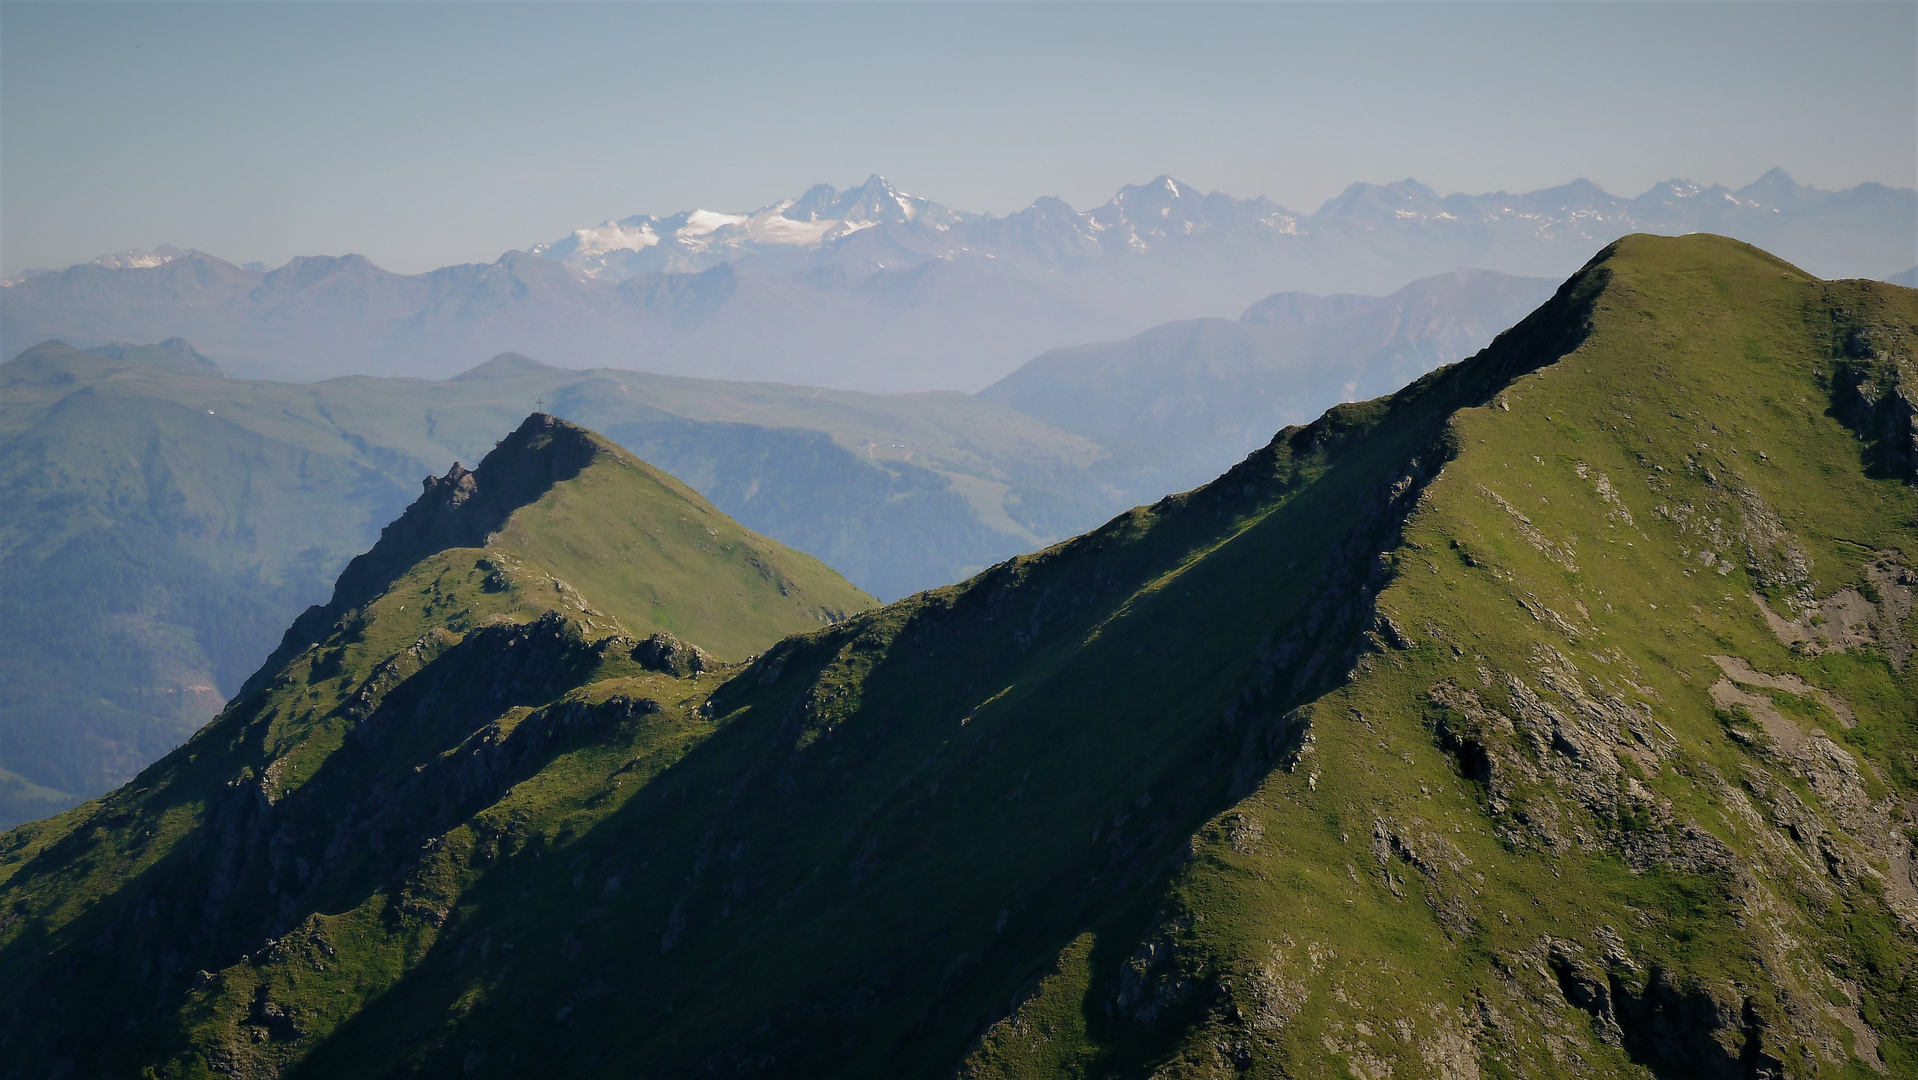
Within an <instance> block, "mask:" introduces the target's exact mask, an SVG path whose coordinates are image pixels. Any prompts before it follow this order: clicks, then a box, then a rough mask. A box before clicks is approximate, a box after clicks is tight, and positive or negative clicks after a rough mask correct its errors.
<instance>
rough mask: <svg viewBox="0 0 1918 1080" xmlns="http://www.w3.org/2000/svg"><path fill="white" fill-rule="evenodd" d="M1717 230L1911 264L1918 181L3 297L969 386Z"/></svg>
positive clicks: (380, 364) (568, 249)
mask: <svg viewBox="0 0 1918 1080" xmlns="http://www.w3.org/2000/svg"><path fill="white" fill-rule="evenodd" d="M1637 232H1648V233H1659V234H1668V235H1671V234H1682V233H1692V232H1712V233H1718V234H1722V235H1727V236H1732V237H1735V238H1738V239H1741V240H1744V241H1747V242H1750V243H1754V244H1758V245H1760V246H1762V247H1765V248H1766V249H1768V250H1772V251H1776V252H1778V253H1780V255H1781V256H1783V257H1785V258H1788V259H1790V260H1792V261H1793V262H1794V263H1796V264H1798V265H1802V266H1804V267H1806V269H1807V270H1809V271H1811V272H1813V273H1817V274H1819V275H1821V276H1824V277H1831V278H1839V277H1861V276H1862V277H1881V276H1884V275H1887V274H1892V273H1897V272H1901V271H1903V270H1904V269H1906V268H1907V267H1910V266H1912V264H1913V263H1914V262H1918V246H1915V245H1914V239H1913V238H1914V236H1918V192H1914V191H1911V190H1907V189H1896V190H1894V189H1892V188H1888V187H1885V186H1883V185H1879V184H1862V185H1859V186H1858V187H1855V188H1852V189H1850V190H1847V191H1840V192H1828V191H1820V190H1817V189H1814V188H1809V187H1806V186H1804V185H1801V184H1798V183H1797V182H1796V181H1794V180H1792V179H1791V177H1789V176H1787V175H1785V174H1784V173H1783V172H1781V171H1779V170H1772V171H1771V172H1768V173H1766V174H1765V175H1764V176H1762V177H1760V178H1759V179H1758V180H1757V181H1754V182H1753V183H1751V184H1747V185H1745V186H1744V187H1741V188H1737V189H1732V188H1727V187H1724V186H1722V185H1716V184H1713V185H1702V184H1697V183H1692V182H1690V181H1686V180H1676V179H1675V180H1669V181H1666V182H1663V183H1660V184H1657V185H1655V186H1654V187H1652V188H1651V189H1650V190H1648V191H1646V192H1644V193H1643V194H1640V195H1638V196H1636V197H1633V198H1621V197H1618V196H1614V195H1611V194H1608V193H1606V192H1605V191H1604V190H1602V189H1600V188H1599V187H1598V186H1597V185H1595V184H1592V183H1589V182H1586V181H1578V182H1574V183H1571V184H1566V185H1561V186H1559V187H1556V188H1548V189H1545V190H1542V191H1534V192H1529V193H1521V194H1513V193H1509V192H1494V193H1490V194H1479V195H1467V194H1454V195H1441V194H1440V193H1438V192H1437V191H1435V190H1433V189H1432V188H1430V187H1427V186H1426V185H1424V184H1421V183H1419V182H1417V181H1416V180H1411V179H1406V180H1400V181H1396V182H1393V183H1389V184H1353V185H1351V186H1350V187H1348V188H1347V189H1346V190H1345V191H1343V192H1341V193H1340V194H1339V195H1338V196H1336V197H1335V198H1332V199H1330V200H1327V201H1326V203H1325V204H1324V205H1323V206H1321V207H1319V208H1318V209H1317V210H1314V211H1311V212H1305V211H1299V210H1293V209H1289V208H1287V207H1284V206H1281V205H1279V204H1277V203H1275V202H1273V201H1272V200H1270V199H1267V198H1263V197H1260V198H1251V199H1242V198H1238V197H1236V196H1232V195H1228V194H1226V193H1224V192H1218V191H1212V192H1206V191H1202V190H1200V189H1198V188H1195V187H1193V186H1191V185H1189V184H1186V183H1184V182H1181V181H1179V180H1177V179H1175V178H1173V177H1169V176H1162V177H1159V178H1157V179H1155V180H1152V181H1149V182H1147V183H1144V184H1128V185H1126V186H1125V187H1123V188H1121V189H1120V190H1119V191H1118V193H1117V194H1115V195H1114V196H1113V198H1112V199H1110V200H1108V201H1107V202H1106V203H1104V204H1102V205H1100V206H1097V207H1094V208H1092V209H1090V210H1085V211H1080V210H1077V209H1075V208H1073V207H1071V206H1069V205H1067V204H1066V203H1065V202H1064V201H1063V200H1060V199H1057V198H1051V197H1046V198H1041V199H1038V200H1035V201H1034V202H1033V203H1032V205H1030V206H1028V207H1026V208H1025V209H1023V210H1019V211H1017V212H1015V213H1012V214H1008V215H1006V216H1004V217H995V216H992V215H985V214H975V213H970V212H966V211H961V210H954V209H950V208H947V207H943V206H940V205H939V204H937V203H934V202H932V201H930V200H928V199H925V198H923V197H919V196H915V195H911V194H908V193H905V192H902V191H900V190H898V189H897V188H896V187H895V186H893V185H892V184H890V183H888V182H887V181H886V180H885V179H884V178H883V177H878V176H874V177H872V178H870V179H868V180H867V181H866V182H865V183H863V184H861V185H859V186H857V187H854V188H852V189H850V190H846V191H840V190H838V189H836V188H833V187H830V186H826V185H820V186H816V187H814V188H812V189H811V190H809V191H807V192H805V193H804V194H803V195H800V196H798V197H796V198H791V199H785V200H781V201H779V202H776V203H773V204H771V205H769V206H764V207H760V208H758V209H754V210H750V211H745V212H720V211H716V210H708V209H696V210H683V211H680V212H677V213H673V214H667V215H665V216H655V215H636V216H632V217H627V218H620V219H617V220H614V221H608V222H605V223H602V224H600V225H597V226H593V227H590V228H582V229H576V230H574V232H573V233H571V234H569V235H568V236H567V237H563V238H561V239H559V240H556V241H553V242H550V243H545V244H538V245H535V246H534V247H533V248H532V249H531V251H509V252H506V253H505V254H503V255H501V256H500V257H499V258H498V259H497V260H495V261H494V262H492V263H487V264H471V265H460V266H448V267H442V268H440V269H438V270H433V271H430V272H428V273H424V274H394V273H390V272H388V271H386V270H384V269H381V268H380V267H378V266H376V265H374V264H373V263H371V262H370V261H368V260H367V259H365V258H364V257H361V256H357V255H345V256H303V257H300V258H296V259H293V260H291V261H290V262H288V263H287V264H286V265H285V266H282V267H280V268H278V269H275V270H271V271H264V270H249V269H245V268H243V267H239V266H235V265H233V264H231V263H228V262H225V261H223V260H221V259H217V258H215V257H213V256H211V255H208V254H206V253H204V252H199V251H181V250H179V249H163V250H162V251H156V252H146V253H125V257H124V258H122V257H119V256H115V257H111V258H107V259H103V260H96V261H95V262H94V263H89V264H83V265H80V266H73V267H68V268H66V269H64V270H59V271H55V272H52V273H42V274H37V275H34V276H31V277H26V278H21V279H17V280H14V281H11V282H8V283H7V284H6V287H5V288H4V289H0V338H3V339H4V340H5V341H8V342H32V341H39V340H43V339H46V338H59V339H61V340H64V341H70V342H73V343H75V344H76V345H79V346H81V347H87V346H92V345H98V344H103V343H105V342H109V341H151V340H158V339H162V338H171V337H184V338H186V339H188V340H190V341H192V342H193V343H194V344H195V346H196V347H198V348H199V349H200V351H202V352H204V353H205V354H206V355H207V356H209V357H212V358H213V359H214V360H216V361H217V362H219V363H220V365H221V366H222V367H223V368H225V369H226V370H227V371H228V372H230V373H232V374H234V375H239V376H243V377H270V378H282V379H295V380H308V379H320V378H326V377H330V376H334V375H341V374H354V373H359V374H397V375H410V376H425V377H444V376H448V375H452V374H455V373H458V372H461V371H464V370H466V369H468V368H470V367H471V366H472V364H473V362H474V361H475V360H476V359H478V358H480V357H485V356H493V355H497V354H499V353H504V352H515V353H521V354H524V355H528V356H538V357H543V358H545V359H547V360H549V361H552V362H556V363H563V364H566V365H568V366H573V367H593V366H621V367H635V366H637V367H643V368H646V369H647V370H651V371H656V372H659V373H662V374H682V375H696V376H702V377H716V378H728V379H742V380H758V381H771V382H785V383H804V384H808V385H818V386H832V387H837V388H843V389H857V390H866V391H877V392H893V391H916V390H961V391H968V392H970V391H976V390H979V389H981V388H983V387H985V386H987V385H990V384H991V383H992V382H994V381H995V380H997V379H999V378H1002V377H1004V376H1005V375H1007V374H1009V373H1010V372H1011V371H1013V370H1014V369H1015V368H1017V367H1018V366H1019V365H1020V364H1023V363H1024V362H1026V361H1027V360H1029V359H1031V358H1032V357H1033V356H1036V355H1038V354H1039V353H1042V352H1045V351H1047V350H1050V349H1055V348H1063V347H1068V346H1073V345H1079V344H1084V343H1086V342H1089V341H1112V340H1117V339H1120V338H1124V337H1129V336H1131V335H1133V334H1137V333H1139V332H1141V331H1143V330H1145V329H1147V328H1148V327H1151V326H1155V325H1159V324H1161V323H1166V322H1172V321H1177V320H1182V319H1194V318H1233V317H1235V316H1237V315H1239V314H1240V313H1241V312H1243V311H1244V310H1245V309H1246V307H1247V306H1249V305H1251V304H1253V303H1255V302H1257V301H1259V300H1261V299H1263V298H1265V297H1268V296H1270V295H1272V294H1274V293H1278V292H1309V293H1314V294H1328V293H1361V294H1370V295H1381V294H1384V293H1389V292H1392V291H1395V290H1397V289H1400V288H1403V287H1404V286H1405V285H1406V284H1407V283H1408V282H1411V281H1415V280H1419V279H1421V278H1426V277H1430V276H1432V275H1434V274H1439V273H1444V272H1447V271H1451V270H1454V269H1456V268H1459V267H1462V266H1473V267H1479V268H1482V269H1486V270H1492V271H1497V272H1499V273H1504V274H1509V275H1513V276H1519V277H1549V278H1555V279H1556V278H1562V277H1563V276H1564V275H1566V274H1568V273H1571V272H1572V271H1573V270H1575V269H1576V268H1577V267H1578V266H1579V265H1580V264H1581V263H1583V262H1584V261H1585V259H1586V258H1587V257H1588V256H1589V255H1590V254H1591V252H1592V251H1594V250H1596V249H1597V248H1599V247H1600V246H1602V245H1604V244H1606V243H1609V242H1610V241H1612V240H1614V239H1617V238H1618V237H1620V236H1623V235H1625V234H1628V233H1637Z"/></svg>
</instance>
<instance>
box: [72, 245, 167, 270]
mask: <svg viewBox="0 0 1918 1080" xmlns="http://www.w3.org/2000/svg"><path fill="white" fill-rule="evenodd" d="M185 254H187V253H186V252H184V251H182V250H180V249H179V248H176V247H174V246H173V245H172V244H161V245H160V246H159V247H157V248H154V249H153V250H152V251H147V250H145V249H144V248H129V249H128V250H126V251H116V252H114V253H113V254H111V255H102V256H100V257H99V258H97V259H95V260H93V265H95V266H104V267H106V268H107V269H109V270H150V269H152V268H153V267H156V266H165V265H166V264H167V263H170V262H172V261H173V260H175V259H177V258H179V257H180V256H182V255H185Z"/></svg>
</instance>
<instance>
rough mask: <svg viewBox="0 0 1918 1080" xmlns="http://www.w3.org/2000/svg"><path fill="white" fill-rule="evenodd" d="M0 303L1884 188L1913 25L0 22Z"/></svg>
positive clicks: (403, 12)
mask: <svg viewBox="0 0 1918 1080" xmlns="http://www.w3.org/2000/svg"><path fill="white" fill-rule="evenodd" d="M0 64H3V65H4V66H3V67H0V272H4V273H5V274H7V275H13V274H16V273H18V272H19V271H20V270H21V269H23V268H26V267H33V266H61V265H66V264H69V263H73V262H77V261H82V260H85V259H88V258H92V257H93V256H95V255H99V254H102V253H104V252H108V251H114V250H120V249H124V248H129V247H136V246H137V247H152V246H155V245H158V244H161V243H169V242H170V243H175V244H179V245H181V246H191V247H199V248H201V249H203V250H207V251H211V252H213V253H215V254H218V255H221V256H223V257H226V258H229V259H232V260H234V261H247V260H255V259H258V260H263V261H265V262H268V263H270V264H275V265H277V264H278V263H280V262H282V261H284V260H285V259H287V258H288V257H290V256H292V255H295V254H337V253H342V252H347V251H354V252H359V253H361V254H364V255H367V256H368V257H370V258H372V259H373V260H374V261H375V262H378V263H380V264H381V265H383V266H387V267H389V268H392V269H395V270H401V271H419V270H424V269H429V268H431V267H434V266H440V265H444V264H447V263H452V262H468V261H485V260H491V259H493V258H495V257H497V256H498V255H499V254H500V252H502V251H504V250H506V249H508V248H516V247H526V246H528V245H531V244H534V243H537V242H539V241H542V240H551V239H556V238H558V237H560V236H563V235H564V234H566V233H567V232H569V231H571V230H572V229H575V228H579V227H582V226H586V225H592V224H596V223H598V222H600V221H602V220H605V219H607V218H611V217H621V216H625V215H627V214H634V213H661V214H663V213H668V212H671V211H674V210H678V209H687V208H692V207H707V208H711V209H722V210H735V209H743V208H751V207H755V206H759V205H763V204H765V203H769V202H773V201H776V200H777V199H780V198H783V197H786V196H790V195H796V194H798V193H799V192H800V191H802V190H803V189H805V188H806V187H807V186H809V185H811V184H814V183H819V182H827V183H832V184H835V185H838V186H841V187H844V186H847V185H849V184H853V183H856V182H858V181H860V180H862V179H864V178H865V177H866V175H867V174H869V173H874V172H877V173H882V174H884V175H886V176H888V177H890V178H891V179H892V180H893V181H894V182H896V183H898V184H899V185H900V186H901V187H903V188H904V189H906V190H907V191H910V192H912V193H914V194H919V195H925V196H927V197H929V198H932V199H935V200H937V201H940V202H943V203H946V204H948V205H951V206H955V207H959V208H962V209H969V210H984V211H992V212H996V213H1004V212H1007V211H1011V210H1015V209H1017V208H1019V207H1021V206H1023V205H1025V204H1026V203H1028V202H1030V201H1031V200H1032V199H1033V198H1034V197H1036V196H1039V195H1045V194H1054V195H1059V196H1061V197H1063V198H1065V199H1066V200H1067V201H1068V202H1070V203H1072V204H1073V205H1074V206H1078V207H1081V208H1084V207H1086V206H1090V205H1095V204H1097V203H1100V202H1103V201H1104V200H1105V199H1107V198H1108V197H1110V196H1111V194H1112V193H1113V191H1114V190H1115V189H1116V188H1117V187H1118V186H1119V185H1120V184H1123V183H1127V182H1140V181H1144V180H1147V179H1150V178H1151V177H1153V176H1156V175H1158V174H1160V173H1170V174H1172V175H1174V176H1176V177H1178V178H1179V179H1181V180H1183V181H1185V182H1187V183H1191V184H1196V185H1199V186H1201V187H1204V188H1219V189H1223V190H1225V191H1228V192H1231V193H1233V194H1235V195H1239V196H1247V197H1249V196H1252V195H1259V194H1264V195H1268V196H1270V197H1272V198H1273V199H1276V200H1277V201H1279V202H1280V203H1283V204H1285V205H1287V206H1290V207H1293V208H1295V209H1302V210H1311V209H1314V208H1316V207H1317V205H1318V204H1319V203H1320V202H1321V201H1323V200H1324V199H1326V198H1328V197H1330V196H1331V195H1333V194H1334V193H1336V192H1337V191H1338V190H1339V189H1340V188H1342V187H1343V186H1345V185H1346V184H1348V183H1350V182H1352V181H1354V180H1367V181H1375V182H1384V181H1390V180H1396V179H1400V178H1403V177H1407V176H1411V177H1416V178H1418V179H1419V180H1422V181H1424V182H1425V183H1428V184H1430V185H1432V186H1434V187H1436V188H1438V189H1440V190H1441V191H1448V192H1449V191H1461V190H1462V191H1474V192H1476V191H1490V190H1499V189H1505V190H1513V191H1521V190H1530V189H1533V188H1537V187H1543V186H1548V185H1553V184H1559V183H1563V182H1565V181H1568V180H1571V179H1573V178H1575V177H1579V176H1584V177H1589V178H1590V179H1592V180H1595V181H1597V182H1598V183H1599V184H1600V185H1601V186H1603V187H1605V188H1606V189H1608V190H1611V191H1613V192H1615V193H1619V194H1626V195H1633V194H1637V193H1639V192H1640V191H1642V190H1643V189H1645V188H1646V187H1648V186H1650V185H1651V184H1652V183H1654V182H1656V181H1658V180H1661V179H1664V178H1667V177H1672V176H1684V177H1688V178H1690V179H1694V180H1698V181H1700V182H1713V181H1718V182H1723V183H1726V184H1729V185H1732V186H1738V185H1740V184H1744V183H1748V182H1750V181H1751V180H1752V179H1754V178H1756V177H1757V176H1758V175H1759V174H1760V173H1761V172H1763V171H1764V170H1765V169H1767V168H1769V167H1770V166H1773V165H1782V166H1783V167H1784V168H1785V169H1786V170H1787V171H1789V172H1790V173H1792V174H1793V175H1794V176H1796V177H1797V178H1798V179H1799V180H1800V181H1802V182H1806V183H1812V184H1816V185H1818V186H1820V187H1828V188H1832V187H1849V186H1851V185H1853V184H1857V183H1860V182H1862V181H1867V180H1875V181H1878V182H1881V183H1887V184H1893V185H1898V186H1913V185H1914V183H1918V177H1915V176H1914V172H1915V171H1918V5H1914V4H1912V3H1898V4H1862V5H1853V4H1834V3H1821V4H1794V3H1748V4H1733V3H1696V4H1634V3H1603V4H1583V3H1531V4H1527V3H1502V4H1453V3H1420V4H1412V5H1399V4H1371V3H1364V4H1341V5H1317V4H1289V3H1276V4H1254V5H1237V4H1234V5H1225V4H1219V5H1213V4H1169V5H1158V4H1124V5H1119V4H1069V5H1058V6H1050V5H1022V4H965V5H936V4H892V5H853V4H834V5H814V4H776V5H771V6H761V5H749V4H699V5H677V4H676V5H665V4H658V5H655V4H616V3H600V4H582V5H571V4H551V3H538V4H510V3H486V4H467V3H432V4H424V3H418V4H372V3H338V4H334V3H326V4H293V3H284V4H281V3H275V4H185V3H164V2H161V3H141V4H134V5H119V4H92V3H17V2H8V3H5V4H4V5H0Z"/></svg>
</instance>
